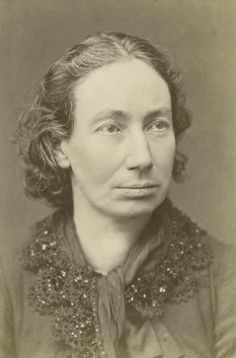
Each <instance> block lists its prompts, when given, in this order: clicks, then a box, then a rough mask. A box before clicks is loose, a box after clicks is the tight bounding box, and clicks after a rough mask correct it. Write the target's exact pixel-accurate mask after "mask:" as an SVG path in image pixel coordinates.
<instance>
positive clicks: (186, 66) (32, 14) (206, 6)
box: [0, 0, 236, 245]
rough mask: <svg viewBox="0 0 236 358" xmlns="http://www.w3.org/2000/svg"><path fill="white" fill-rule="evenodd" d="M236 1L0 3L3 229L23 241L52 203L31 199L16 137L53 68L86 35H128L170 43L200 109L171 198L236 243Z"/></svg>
mask: <svg viewBox="0 0 236 358" xmlns="http://www.w3.org/2000/svg"><path fill="white" fill-rule="evenodd" d="M235 21H236V2H235V1H233V0H231V1H230V0H215V1H213V0H212V1H210V0H156V1H154V0H41V1H40V2H39V1H34V0H18V1H17V0H16V1H14V0H1V1H0V22H1V24H0V41H1V44H0V46H1V48H0V51H1V52H0V53H1V56H0V68H1V82H0V91H1V132H0V140H1V141H0V143H1V151H0V153H1V154H0V156H1V176H0V195H1V198H0V203H1V213H0V219H1V222H0V225H1V226H0V227H1V240H4V244H5V245H8V243H9V242H10V241H12V240H16V241H19V240H23V239H24V238H25V237H26V236H28V235H29V234H28V233H29V227H30V226H31V225H32V224H33V223H34V222H35V221H37V220H38V219H40V218H42V217H44V216H45V215H47V213H48V212H50V209H48V208H47V207H45V205H43V204H40V203H37V202H35V201H29V200H28V199H26V198H25V196H24V193H23V186H22V182H23V175H22V170H21V166H20V163H19V159H18V158H17V155H16V149H15V148H14V146H13V145H12V144H11V133H12V131H13V129H14V128H15V125H16V122H17V118H18V116H19V114H20V112H21V111H22V109H23V107H24V105H25V103H27V102H29V100H30V98H31V96H32V93H33V92H34V91H35V89H36V88H37V85H38V83H39V81H40V79H41V77H42V75H43V74H44V73H45V72H46V71H47V69H48V67H49V65H50V64H51V63H53V62H54V61H55V60H57V59H58V58H59V57H60V56H61V55H62V54H63V53H64V50H65V49H68V48H70V47H71V46H73V45H74V44H76V43H78V42H79V41H81V40H82V39H83V38H84V37H85V36H87V35H89V34H91V33H94V32H98V31H104V30H113V31H122V32H127V33H130V34H134V35H139V36H141V37H144V38H147V39H150V40H151V41H152V42H153V43H157V44H161V45H163V46H165V47H167V48H168V49H169V50H170V52H171V54H172V56H173V58H174V60H175V62H176V63H177V65H178V66H179V68H180V69H181V70H182V73H183V78H184V82H185V88H186V93H187V107H188V108H189V109H190V111H191V112H192V115H193V123H192V127H191V128H190V130H188V132H187V134H186V135H185V137H184V138H183V140H182V143H181V145H180V147H181V149H182V151H183V152H184V153H185V154H186V155H187V156H188V157H189V163H188V167H187V169H188V179H187V180H186V181H185V182H184V183H182V184H178V185H177V184H173V185H172V188H171V192H170V197H171V198H172V200H173V201H174V203H175V204H176V205H177V206H179V207H180V208H181V209H182V210H183V211H184V212H186V213H187V214H188V215H189V216H190V217H191V218H192V219H193V220H194V221H196V222H198V223H199V224H200V225H201V226H202V227H203V228H205V229H206V230H208V231H209V233H210V234H211V235H213V236H215V237H217V238H219V239H220V240H223V241H225V242H234V238H235V228H236V220H235V218H236V136H235V132H236V123H235V122H236V107H235V102H236V99H235V95H236V76H235V75H236V73H235V72H236V71H235V64H236V30H235Z"/></svg>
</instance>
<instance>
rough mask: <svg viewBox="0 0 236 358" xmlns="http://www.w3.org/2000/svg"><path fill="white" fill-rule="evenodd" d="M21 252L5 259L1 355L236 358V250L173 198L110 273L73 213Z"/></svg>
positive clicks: (39, 232)
mask: <svg viewBox="0 0 236 358" xmlns="http://www.w3.org/2000/svg"><path fill="white" fill-rule="evenodd" d="M160 217H161V220H160ZM17 250H18V251H17V254H14V253H13V252H14V250H13V249H12V250H10V251H11V252H10V253H9V255H8V254H7V253H5V254H4V255H3V257H2V260H1V261H2V263H1V285H0V357H1V358H11V357H12V358H13V357H14V358H28V357H30V358H53V357H55V358H66V357H68V358H69V357H70V358H78V357H80V358H89V357H91V358H100V357H108V358H113V357H116V358H141V357H142V358H157V357H158V358H160V357H163V358H181V357H185V358H204V357H205V358H213V357H215V358H230V357H232V358H233V357H236V263H235V261H236V259H235V258H236V255H235V254H236V251H235V249H234V248H233V247H231V246H228V245H225V244H223V243H220V242H218V241H216V240H214V239H212V238H210V237H209V236H208V235H207V234H206V233H205V232H204V231H203V230H201V229H200V228H199V227H198V226H197V225H196V224H194V223H193V222H192V221H191V220H190V219H189V218H188V217H186V216H185V215H183V214H182V213H181V212H179V211H178V210H177V209H175V208H174V207H173V206H172V205H171V204H170V202H168V204H166V205H165V209H164V210H163V213H162V214H160V210H159V211H157V212H155V213H154V215H153V217H152V219H151V220H150V224H149V226H148V229H147V230H146V231H145V235H143V237H142V238H141V239H140V241H139V243H138V245H137V246H136V247H134V249H133V250H132V252H131V253H130V254H129V256H128V258H127V260H126V262H125V264H124V266H123V267H121V268H117V270H113V271H112V272H110V273H109V274H108V276H106V277H104V276H102V275H100V274H97V273H95V272H94V271H93V270H92V269H91V268H89V267H88V265H86V263H85V260H84V258H83V254H82V252H81V249H80V246H79V241H78V238H77V237H76V233H75V229H74V226H73V222H72V221H71V219H70V218H69V217H68V215H67V214H65V213H63V212H56V213H54V214H53V215H52V216H50V217H48V218H46V219H45V220H43V221H42V222H40V223H39V224H37V225H36V227H35V229H34V233H33V235H32V237H31V239H30V241H29V242H28V243H27V245H26V247H25V249H24V250H23V254H22V248H20V250H19V249H17ZM19 253H20V255H19Z"/></svg>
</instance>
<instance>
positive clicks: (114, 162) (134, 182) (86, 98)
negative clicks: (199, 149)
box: [59, 59, 175, 218]
mask: <svg viewBox="0 0 236 358" xmlns="http://www.w3.org/2000/svg"><path fill="white" fill-rule="evenodd" d="M74 100H75V110H74V121H75V124H74V129H73V132H72V135H71V137H70V138H69V139H68V140H65V141H63V142H62V144H61V150H62V152H63V154H64V155H65V158H64V161H63V163H61V162H60V161H59V164H60V165H61V166H63V167H64V168H65V167H69V166H70V167H71V169H72V177H71V180H72V188H73V199H74V203H75V205H76V204H77V203H78V205H79V206H80V207H81V208H85V209H92V210H96V211H97V212H98V213H100V214H101V213H102V214H105V215H109V216H112V217H117V218H122V217H123V218H128V217H135V216H136V217H138V216H143V215H150V214H151V213H152V212H153V210H154V209H155V208H156V207H158V206H159V205H160V204H161V203H162V201H163V200H164V198H165V197H166V194H167V191H168V188H169V184H170V180H171V175H172V166H173V159H174V154H175V136H174V131H173V125H172V112H171V98H170V93H169V89H168V86H167V84H166V82H165V81H164V80H163V79H162V78H161V77H160V76H159V74H158V73H157V72H155V71H154V69H152V68H151V67H150V66H148V65H147V64H146V63H144V62H143V61H141V60H138V59H126V60H122V61H119V62H116V63H113V64H110V65H106V66H104V67H101V68H100V69H97V70H94V71H93V72H91V73H90V74H89V75H88V76H87V77H86V78H85V79H84V80H83V81H82V82H80V83H79V82H78V83H76V85H75V88H74Z"/></svg>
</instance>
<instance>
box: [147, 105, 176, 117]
mask: <svg viewBox="0 0 236 358" xmlns="http://www.w3.org/2000/svg"><path fill="white" fill-rule="evenodd" d="M171 113H172V110H171V108H167V107H162V108H158V109H154V110H152V111H149V112H148V113H147V114H146V115H145V119H147V120H150V119H153V118H155V117H159V116H164V115H166V114H167V115H171Z"/></svg>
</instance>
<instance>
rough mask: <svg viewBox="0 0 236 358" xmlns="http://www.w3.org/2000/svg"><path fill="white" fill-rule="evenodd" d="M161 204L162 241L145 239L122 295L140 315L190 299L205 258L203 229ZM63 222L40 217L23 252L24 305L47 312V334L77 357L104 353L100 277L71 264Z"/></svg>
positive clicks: (158, 313) (206, 262)
mask: <svg viewBox="0 0 236 358" xmlns="http://www.w3.org/2000/svg"><path fill="white" fill-rule="evenodd" d="M167 208H168V211H167V216H166V215H165V222H164V224H163V225H164V226H165V232H164V237H163V238H162V240H165V243H164V244H163V243H162V245H160V243H158V245H155V243H154V245H153V241H157V240H158V235H156V236H155V235H154V237H153V238H152V239H151V240H147V243H146V245H153V249H151V250H150V251H151V252H150V254H149V255H148V260H146V261H145V262H144V264H142V265H141V267H140V268H139V270H137V273H136V274H135V276H134V277H133V278H132V281H131V282H129V284H128V285H126V287H125V289H124V293H123V294H124V299H125V302H126V307H128V306H129V305H132V306H133V307H134V308H135V309H136V310H137V311H138V312H139V314H140V315H141V316H142V317H143V319H147V318H152V317H154V316H155V315H156V316H161V315H162V314H163V313H164V310H165V307H166V305H167V304H171V303H178V302H182V301H187V300H188V299H190V298H191V297H193V296H194V295H195V294H196V292H198V291H199V290H200V289H201V288H202V287H203V286H204V284H205V283H201V286H200V285H199V282H198V280H197V279H196V273H197V272H199V271H201V270H203V269H204V268H206V267H207V266H209V264H210V261H211V252H210V249H209V247H208V245H207V243H206V242H205V241H204V236H205V232H204V231H203V230H201V229H200V228H199V227H198V226H197V225H196V224H194V223H193V222H192V221H191V220H190V219H189V218H188V217H186V216H185V215H183V214H182V213H181V212H180V211H179V210H177V209H175V208H174V207H172V205H171V204H170V203H168V205H167ZM64 225H65V217H64V215H63V213H62V212H56V213H55V214H53V215H52V216H50V217H48V218H46V219H45V220H44V221H42V222H41V223H39V224H38V225H37V227H36V231H35V234H34V237H33V240H32V241H31V243H30V244H29V245H28V246H27V247H26V248H25V249H24V251H23V260H24V266H25V269H26V270H29V271H32V272H34V273H35V282H34V285H33V286H32V287H31V289H30V292H29V295H28V299H29V304H30V305H32V306H33V307H34V308H35V309H36V310H37V311H38V312H40V313H41V314H47V315H51V316H52V328H53V329H52V334H53V338H54V339H55V340H56V341H61V342H64V343H65V344H66V345H68V346H69V347H72V349H75V350H76V352H78V357H83V358H90V357H104V356H105V352H104V344H103V339H102V336H101V329H100V324H99V323H100V322H99V319H98V309H97V282H98V280H99V277H100V276H101V275H99V274H97V273H95V272H94V271H93V270H92V269H91V268H90V267H88V266H86V265H84V263H83V264H82V265H81V266H80V265H76V264H75V263H74V262H73V260H72V259H71V257H70V256H69V255H68V253H67V252H66V250H65V249H64V247H63V241H64V240H65V239H67V238H65V226H64ZM71 235H74V236H75V237H76V234H75V232H74V233H71ZM150 242H152V244H150Z"/></svg>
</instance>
